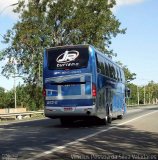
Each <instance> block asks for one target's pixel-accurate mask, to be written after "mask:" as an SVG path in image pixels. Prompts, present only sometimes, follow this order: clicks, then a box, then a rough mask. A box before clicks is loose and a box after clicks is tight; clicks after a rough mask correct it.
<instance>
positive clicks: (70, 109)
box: [64, 107, 74, 112]
mask: <svg viewBox="0 0 158 160" xmlns="http://www.w3.org/2000/svg"><path fill="white" fill-rule="evenodd" d="M73 110H74V109H73V107H64V111H65V112H69V111H73Z"/></svg>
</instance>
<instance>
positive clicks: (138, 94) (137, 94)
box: [137, 86, 139, 106]
mask: <svg viewBox="0 0 158 160" xmlns="http://www.w3.org/2000/svg"><path fill="white" fill-rule="evenodd" d="M137 104H138V106H139V88H138V86H137Z"/></svg>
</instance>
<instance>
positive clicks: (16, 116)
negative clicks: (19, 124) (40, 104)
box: [0, 111, 44, 121]
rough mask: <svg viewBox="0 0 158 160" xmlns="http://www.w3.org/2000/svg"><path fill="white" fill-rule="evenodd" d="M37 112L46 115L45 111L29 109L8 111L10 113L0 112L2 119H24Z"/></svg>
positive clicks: (0, 118)
mask: <svg viewBox="0 0 158 160" xmlns="http://www.w3.org/2000/svg"><path fill="white" fill-rule="evenodd" d="M35 114H40V115H44V111H29V112H21V113H8V114H0V120H1V121H2V120H15V119H19V120H21V119H24V118H31V117H32V116H33V115H35Z"/></svg>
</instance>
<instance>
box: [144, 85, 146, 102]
mask: <svg viewBox="0 0 158 160" xmlns="http://www.w3.org/2000/svg"><path fill="white" fill-rule="evenodd" d="M145 94H146V93H145V86H144V104H145V103H146V100H145Z"/></svg>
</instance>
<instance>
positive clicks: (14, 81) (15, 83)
mask: <svg viewBox="0 0 158 160" xmlns="http://www.w3.org/2000/svg"><path fill="white" fill-rule="evenodd" d="M14 102H15V103H14V105H15V108H16V106H17V105H16V77H15V73H14Z"/></svg>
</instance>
